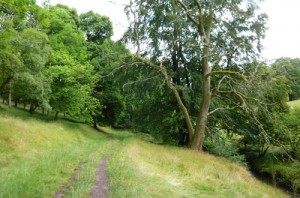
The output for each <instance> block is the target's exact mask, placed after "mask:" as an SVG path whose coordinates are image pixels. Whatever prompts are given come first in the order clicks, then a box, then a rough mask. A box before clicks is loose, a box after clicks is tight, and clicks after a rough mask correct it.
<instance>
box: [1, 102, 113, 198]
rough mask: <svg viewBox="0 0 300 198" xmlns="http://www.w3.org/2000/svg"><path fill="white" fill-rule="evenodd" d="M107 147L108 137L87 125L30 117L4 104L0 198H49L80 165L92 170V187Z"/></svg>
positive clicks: (2, 114)
mask: <svg viewBox="0 0 300 198" xmlns="http://www.w3.org/2000/svg"><path fill="white" fill-rule="evenodd" d="M108 149H109V145H108V143H107V138H106V137H105V136H104V135H101V134H100V133H99V132H96V131H95V130H93V129H92V128H91V127H89V126H87V125H82V124H76V123H71V122H66V121H58V122H51V121H49V120H47V119H44V120H41V119H40V118H39V116H35V118H32V117H30V116H29V114H28V113H27V112H23V111H20V110H17V109H11V110H10V111H9V110H7V109H6V108H5V107H3V106H2V107H1V110H0V197H6V198H9V197H13V198H15V197H52V196H53V195H54V193H55V192H56V190H57V189H58V188H59V187H60V186H61V185H64V184H65V183H66V182H67V181H68V179H69V177H70V175H71V174H72V171H73V169H74V168H75V167H76V166H78V164H79V163H80V162H84V166H83V168H82V169H83V170H84V171H85V172H87V171H90V172H91V173H90V179H89V180H88V181H89V187H88V188H90V187H91V185H92V183H91V182H90V181H91V180H93V177H94V176H95V175H92V174H94V172H93V171H96V165H97V161H99V160H100V159H101V157H102V156H103V155H105V152H107V150H108ZM93 168H94V170H92V169H93ZM92 172H93V173H92ZM82 185H83V184H82ZM77 186H78V184H77ZM79 186H80V185H79ZM72 189H73V190H74V189H76V188H75V187H73V188H72ZM77 189H78V188H77ZM89 190H90V189H88V190H85V192H86V191H89ZM77 191H79V192H80V190H77ZM83 191H84V190H83ZM83 191H82V190H81V192H83ZM74 192H75V191H74Z"/></svg>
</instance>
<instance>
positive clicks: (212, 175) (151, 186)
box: [0, 106, 287, 198]
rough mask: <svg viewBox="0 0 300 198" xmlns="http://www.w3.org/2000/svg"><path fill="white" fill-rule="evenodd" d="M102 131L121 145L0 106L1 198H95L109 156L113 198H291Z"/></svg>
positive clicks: (211, 163)
mask: <svg viewBox="0 0 300 198" xmlns="http://www.w3.org/2000/svg"><path fill="white" fill-rule="evenodd" d="M41 118H42V119H44V121H43V120H41ZM102 130H105V132H106V133H107V134H110V135H111V137H113V136H114V137H115V138H113V140H112V141H109V140H108V138H107V137H106V136H104V135H101V133H98V132H96V131H95V130H93V129H92V128H91V127H89V126H87V125H83V124H78V123H73V122H67V121H63V120H61V121H58V122H53V121H49V120H48V121H47V119H45V117H41V116H35V118H34V117H32V116H29V114H28V113H27V112H24V111H21V110H17V109H11V110H10V111H9V110H7V109H6V108H5V107H1V106H0V176H1V177H0V197H5V198H10V197H13V198H17V197H22V198H23V197H25V198H26V197H30V198H31V197H53V196H54V195H55V192H57V190H58V189H60V187H61V186H64V185H65V184H66V183H69V186H67V192H65V195H66V197H80V198H82V197H89V196H90V192H91V189H92V186H93V183H94V179H95V176H96V168H97V165H98V163H99V160H100V159H101V158H103V157H104V156H105V155H107V154H110V159H109V164H108V165H109V166H108V174H109V180H110V181H109V182H110V187H109V194H110V197H112V198H119V197H120V198H121V197H122V198H123V197H130V198H143V197H174V198H175V197H203V198H205V197H218V198H219V197H230V198H231V197H259V198H261V197H266V198H267V197H278V198H280V197H287V195H286V194H284V193H283V192H281V191H280V190H277V189H275V188H272V187H270V186H268V185H266V184H264V183H262V182H259V181H257V180H256V179H255V178H254V177H252V176H251V175H250V174H249V173H248V172H247V171H246V170H245V169H244V168H243V167H241V166H239V165H237V164H234V163H232V162H229V161H228V160H226V159H223V158H217V157H214V156H212V155H208V154H199V153H196V152H194V151H191V150H187V149H180V148H176V147H168V146H158V145H155V144H150V143H147V142H145V141H141V140H138V139H136V138H134V137H132V136H133V135H132V134H130V133H128V132H124V131H122V132H120V131H113V130H111V129H107V128H102ZM78 166H79V167H80V169H79V171H78V173H77V174H76V176H75V179H73V181H72V182H68V181H69V179H70V178H72V177H71V175H72V172H73V170H74V169H75V168H76V167H78Z"/></svg>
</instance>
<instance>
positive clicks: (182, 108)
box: [135, 55, 194, 140]
mask: <svg viewBox="0 0 300 198" xmlns="http://www.w3.org/2000/svg"><path fill="white" fill-rule="evenodd" d="M135 58H136V59H137V60H138V61H139V62H142V63H144V64H145V65H148V66H149V67H150V68H152V69H154V70H156V71H157V72H159V73H160V74H161V75H162V77H163V79H164V80H165V82H166V84H167V86H168V87H169V88H170V89H171V91H172V93H173V95H174V97H175V99H176V101H177V104H178V107H179V109H180V111H181V112H182V113H183V116H184V118H185V121H186V125H187V127H188V131H189V139H190V140H191V139H192V138H193V136H194V127H193V124H192V121H191V118H190V115H189V112H188V110H187V108H186V107H185V105H184V104H183V102H182V100H181V97H180V95H179V93H178V91H177V89H176V87H175V86H174V84H173V83H172V81H171V78H170V77H169V75H168V73H167V71H166V68H165V67H164V66H163V63H162V61H161V62H160V65H156V64H154V63H152V62H151V61H149V60H148V59H146V58H144V57H142V56H139V55H136V56H135Z"/></svg>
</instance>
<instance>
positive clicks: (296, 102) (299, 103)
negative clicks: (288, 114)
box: [288, 100, 300, 108]
mask: <svg viewBox="0 0 300 198" xmlns="http://www.w3.org/2000/svg"><path fill="white" fill-rule="evenodd" d="M288 105H289V106H290V107H291V108H295V107H298V108H300V100H293V101H289V102H288Z"/></svg>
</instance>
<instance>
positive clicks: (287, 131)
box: [274, 108, 300, 159]
mask: <svg viewBox="0 0 300 198" xmlns="http://www.w3.org/2000/svg"><path fill="white" fill-rule="evenodd" d="M299 119H300V109H299V108H295V109H292V110H291V111H290V112H289V113H277V114H276V116H275V123H274V124H275V127H274V131H275V139H276V140H277V141H279V142H280V143H282V144H283V145H285V146H286V147H287V149H288V151H289V152H290V154H291V155H292V156H293V157H295V158H297V159H300V126H299Z"/></svg>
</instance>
